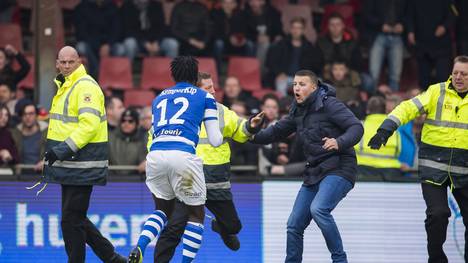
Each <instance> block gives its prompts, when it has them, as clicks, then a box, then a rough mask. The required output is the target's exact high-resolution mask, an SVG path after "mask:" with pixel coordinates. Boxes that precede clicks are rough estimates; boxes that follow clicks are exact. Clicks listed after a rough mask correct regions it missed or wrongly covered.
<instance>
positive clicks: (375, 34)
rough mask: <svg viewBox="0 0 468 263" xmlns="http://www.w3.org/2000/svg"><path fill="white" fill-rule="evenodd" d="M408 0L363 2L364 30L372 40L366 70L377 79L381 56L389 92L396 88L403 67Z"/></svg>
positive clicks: (376, 80)
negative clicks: (386, 67) (366, 30)
mask: <svg viewBox="0 0 468 263" xmlns="http://www.w3.org/2000/svg"><path fill="white" fill-rule="evenodd" d="M408 2H409V1H408V0H396V1H381V0H367V1H366V2H365V5H364V19H365V21H366V24H367V26H366V29H368V30H369V35H370V37H371V39H372V44H371V49H370V54H369V70H370V74H371V77H372V80H373V81H374V83H376V84H377V83H378V82H379V78H380V72H381V69H382V65H383V63H384V61H385V58H386V59H387V61H388V83H389V85H390V87H391V88H392V90H393V91H398V90H399V89H400V76H401V72H402V69H403V52H404V44H403V33H404V30H405V28H404V26H403V24H404V22H405V19H406V16H407V10H408Z"/></svg>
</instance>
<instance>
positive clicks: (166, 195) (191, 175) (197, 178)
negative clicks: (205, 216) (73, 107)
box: [146, 151, 206, 206]
mask: <svg viewBox="0 0 468 263" xmlns="http://www.w3.org/2000/svg"><path fill="white" fill-rule="evenodd" d="M146 185H147V186H148V188H149V189H150V191H151V192H152V193H153V194H154V195H155V196H156V197H157V198H160V199H164V200H172V199H174V198H177V199H179V200H180V201H182V202H183V203H185V204H186V205H192V206H196V205H203V204H205V200H206V185H205V176H204V174H203V162H202V160H201V159H200V158H198V157H197V156H196V155H195V154H191V153H187V152H183V151H152V152H149V153H148V155H147V156H146Z"/></svg>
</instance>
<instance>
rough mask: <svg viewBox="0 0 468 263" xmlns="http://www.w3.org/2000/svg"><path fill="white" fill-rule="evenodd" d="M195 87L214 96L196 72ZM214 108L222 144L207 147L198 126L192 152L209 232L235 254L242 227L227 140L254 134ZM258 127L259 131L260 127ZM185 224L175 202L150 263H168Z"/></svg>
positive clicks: (205, 75)
mask: <svg viewBox="0 0 468 263" xmlns="http://www.w3.org/2000/svg"><path fill="white" fill-rule="evenodd" d="M198 86H199V87H200V88H201V89H203V90H205V91H207V92H208V93H210V94H211V95H213V96H214V95H215V89H214V86H213V80H212V79H211V76H210V74H208V73H205V72H200V73H199V74H198ZM217 107H218V120H219V129H220V130H221V132H222V134H223V137H224V142H223V144H221V145H220V146H219V147H216V148H215V147H213V146H211V145H210V144H209V143H208V136H207V134H206V130H205V128H204V127H203V124H202V127H201V129H200V140H199V141H198V145H197V149H196V151H197V156H198V157H200V158H201V159H202V160H203V172H204V174H205V183H206V190H207V195H206V198H207V200H206V203H205V206H206V208H208V210H210V211H211V212H212V213H213V215H214V216H215V219H214V220H213V221H211V222H212V223H211V228H212V229H213V231H215V232H217V233H218V234H220V236H221V238H222V239H223V242H224V244H225V245H226V246H227V247H228V248H229V249H231V250H234V251H236V250H238V249H239V248H240V242H239V239H238V238H237V234H238V233H239V232H240V230H241V228H242V225H241V221H240V219H239V216H238V214H237V211H236V208H235V205H234V202H233V200H232V193H231V183H230V177H231V167H230V159H231V149H230V147H229V139H232V140H234V141H236V142H239V143H244V142H246V141H247V140H248V139H249V138H250V136H251V135H252V134H253V133H255V132H256V130H255V129H253V128H251V127H250V126H249V125H248V122H247V121H246V120H245V119H242V118H240V117H239V116H237V114H236V113H235V112H233V111H231V110H230V109H228V108H227V107H226V106H224V105H222V104H220V103H217ZM256 126H257V125H256ZM258 127H259V128H260V125H258ZM187 220H188V214H187V211H186V208H185V205H184V204H183V203H181V202H177V203H176V208H175V209H174V212H173V214H172V216H171V218H169V221H168V223H167V225H166V227H165V228H164V230H163V231H162V233H161V235H160V237H159V239H158V243H156V248H155V251H154V253H155V254H154V262H158V263H167V262H170V260H171V258H172V256H173V255H174V251H175V248H176V247H177V245H178V244H179V241H180V239H181V237H182V234H183V233H184V227H185V225H186V224H187Z"/></svg>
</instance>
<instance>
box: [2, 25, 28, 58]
mask: <svg viewBox="0 0 468 263" xmlns="http://www.w3.org/2000/svg"><path fill="white" fill-rule="evenodd" d="M8 44H10V45H12V46H13V47H14V48H16V49H17V50H18V51H20V52H23V38H22V36H21V27H20V26H19V25H17V24H0V47H5V46H6V45H8Z"/></svg>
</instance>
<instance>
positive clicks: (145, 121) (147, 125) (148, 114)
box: [138, 106, 153, 141]
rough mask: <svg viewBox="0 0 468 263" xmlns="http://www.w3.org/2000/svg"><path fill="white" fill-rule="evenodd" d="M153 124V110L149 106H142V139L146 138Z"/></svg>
mask: <svg viewBox="0 0 468 263" xmlns="http://www.w3.org/2000/svg"><path fill="white" fill-rule="evenodd" d="M152 125H153V112H152V109H151V106H146V107H144V108H143V109H142V110H141V112H140V127H138V129H139V130H140V131H139V132H140V134H141V139H142V140H143V141H147V140H148V131H149V130H150V129H151V126H152Z"/></svg>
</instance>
